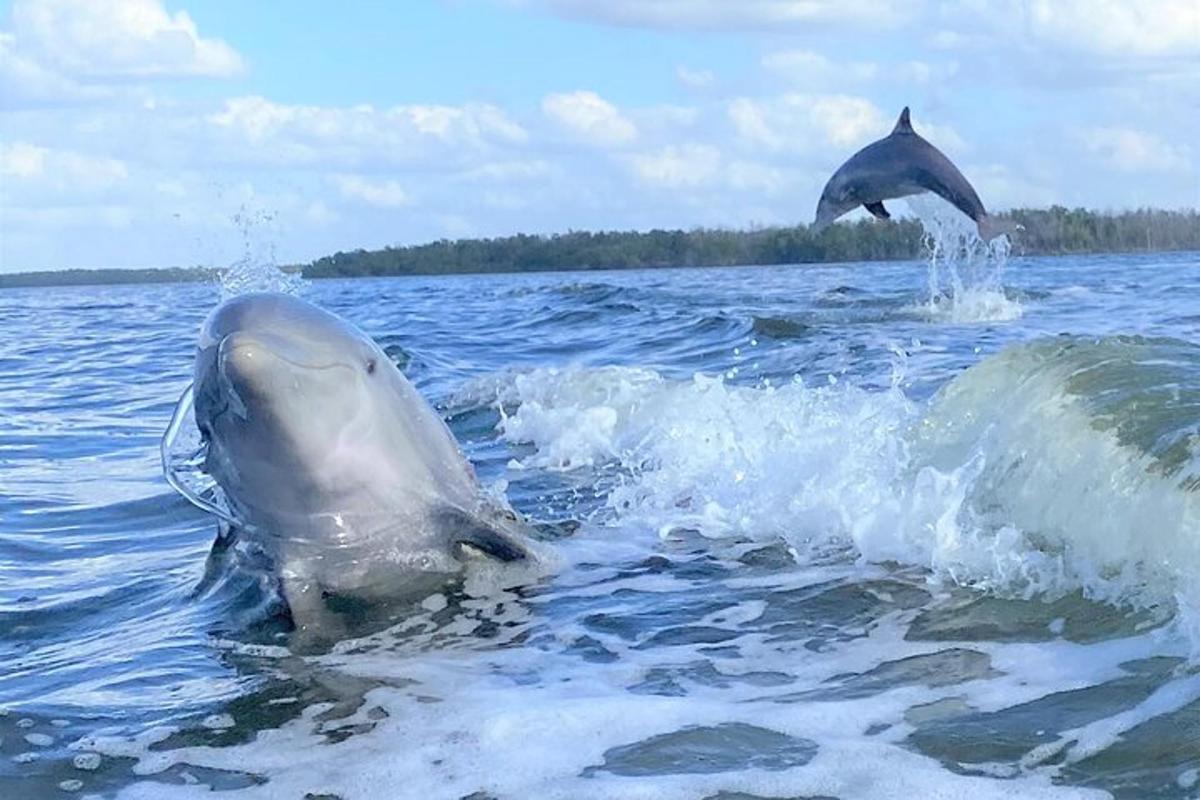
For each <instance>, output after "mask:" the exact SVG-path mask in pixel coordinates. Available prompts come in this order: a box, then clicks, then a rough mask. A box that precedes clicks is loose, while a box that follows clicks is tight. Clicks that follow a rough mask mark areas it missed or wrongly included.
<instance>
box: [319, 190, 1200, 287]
mask: <svg viewBox="0 0 1200 800" xmlns="http://www.w3.org/2000/svg"><path fill="white" fill-rule="evenodd" d="M998 216H999V217H1000V218H1001V219H1010V220H1013V221H1016V222H1018V223H1020V224H1021V225H1022V226H1023V230H1021V231H1019V232H1018V233H1017V234H1016V236H1015V237H1014V238H1015V243H1014V244H1015V246H1014V250H1015V252H1017V253H1021V254H1028V255H1043V254H1065V253H1097V252H1136V251H1149V250H1200V213H1198V212H1197V211H1194V210H1189V211H1162V210H1154V209H1142V210H1138V211H1127V212H1122V213H1119V214H1109V213H1101V212H1096V211H1087V210H1085V209H1082V208H1077V209H1066V208H1063V207H1061V206H1054V207H1052V208H1049V209H1020V210H1016V211H1012V212H1009V213H1005V214H999V215H998ZM921 235H922V229H921V224H920V223H919V222H918V221H916V220H914V219H899V220H890V221H886V222H879V221H876V220H870V219H863V220H858V221H856V222H843V223H838V224H836V225H832V226H830V227H829V228H826V229H825V230H824V231H822V232H821V233H813V232H812V231H811V230H809V228H808V227H807V226H804V225H797V226H794V227H775V228H762V229H756V230H749V231H732V230H726V229H720V228H717V229H711V228H697V229H694V230H691V231H679V230H675V231H665V230H657V229H656V230H651V231H645V232H638V231H602V232H599V233H589V232H586V231H571V232H569V233H562V234H554V235H551V236H530V235H527V234H517V235H516V236H506V237H502V238H498V239H457V240H454V241H451V240H448V239H443V240H441V241H438V242H432V243H430V244H422V245H414V246H411V247H387V248H384V249H383V250H355V251H354V252H351V253H335V254H334V255H332V256H326V257H324V258H319V259H317V260H316V261H314V262H313V263H311V264H309V265H308V266H306V267H304V269H303V274H304V276H305V277H306V278H346V277H357V276H364V275H443V274H457V273H467V272H537V271H541V270H586V269H639V268H656V267H697V266H733V265H739V264H811V263H823V262H836V261H888V260H896V259H912V258H917V257H918V256H920V253H921Z"/></svg>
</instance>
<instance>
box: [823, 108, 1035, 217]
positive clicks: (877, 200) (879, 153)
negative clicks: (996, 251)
mask: <svg viewBox="0 0 1200 800" xmlns="http://www.w3.org/2000/svg"><path fill="white" fill-rule="evenodd" d="M922 192H933V193H934V194H936V195H938V196H940V197H942V198H944V199H945V200H947V201H948V202H950V203H951V204H952V205H953V206H954V207H955V208H957V209H958V210H959V211H961V212H963V213H964V214H966V215H967V216H968V217H970V218H971V219H972V220H974V222H975V223H976V225H977V226H978V228H979V236H980V238H982V239H983V240H984V241H991V240H992V239H994V238H995V237H996V236H999V235H1000V234H1002V233H1007V232H1008V231H1009V230H1010V229H1011V228H1012V227H1013V226H1011V225H1008V224H1007V223H1005V222H1004V221H1002V220H997V219H995V218H994V217H991V216H990V215H989V214H988V213H987V211H986V210H985V209H984V207H983V202H982V201H980V199H979V195H978V194H977V193H976V191H975V189H974V187H972V186H971V184H970V183H969V182H968V181H967V179H966V178H964V177H963V174H962V173H961V172H959V171H958V167H956V166H954V164H953V163H952V162H951V161H950V159H948V158H946V156H945V155H943V154H942V151H941V150H938V149H937V148H936V147H934V146H933V145H932V144H930V143H929V142H927V141H925V139H924V138H922V137H921V135H920V134H918V133H917V132H916V131H914V130H913V127H912V122H911V121H910V120H909V115H908V106H905V107H904V110H903V111H901V112H900V118H899V119H898V120H897V121H896V127H895V128H893V129H892V132H891V133H890V134H889V135H887V136H885V137H884V138H882V139H880V140H879V141H877V142H872V143H871V144H869V145H867V146H866V147H864V148H863V149H862V150H859V151H858V152H857V153H855V154H854V155H853V156H851V157H850V160H849V161H847V162H846V163H845V164H842V166H840V167H839V168H838V170H837V172H835V173H833V177H832V178H830V179H829V182H828V183H826V184H825V189H824V190H823V191H822V192H821V199H820V200H819V201H818V202H817V216H816V219H815V220H814V221H813V224H812V230H814V231H819V230H821V229H823V228H825V227H826V226H827V225H829V224H830V223H831V222H833V221H834V220H835V219H837V218H838V217H840V216H842V215H843V214H845V213H846V212H847V211H850V210H851V209H853V208H854V207H856V206H859V205H861V206H863V207H864V208H866V209H867V211H870V212H871V213H872V214H873V215H874V216H876V217H878V218H879V219H889V218H890V217H891V214H889V213H888V211H887V209H886V208H884V207H883V201H884V200H891V199H893V198H896V197H908V196H909V195H914V194H920V193H922Z"/></svg>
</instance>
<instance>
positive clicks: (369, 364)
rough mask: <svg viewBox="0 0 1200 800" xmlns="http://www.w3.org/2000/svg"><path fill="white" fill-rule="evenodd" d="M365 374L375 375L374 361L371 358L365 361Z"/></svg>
mask: <svg viewBox="0 0 1200 800" xmlns="http://www.w3.org/2000/svg"><path fill="white" fill-rule="evenodd" d="M367 374H368V375H374V374H375V359H373V358H372V359H368V361H367Z"/></svg>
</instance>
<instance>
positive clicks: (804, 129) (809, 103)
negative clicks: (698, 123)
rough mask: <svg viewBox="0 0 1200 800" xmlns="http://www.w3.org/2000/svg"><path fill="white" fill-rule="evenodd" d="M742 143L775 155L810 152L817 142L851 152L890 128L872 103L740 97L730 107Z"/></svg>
mask: <svg viewBox="0 0 1200 800" xmlns="http://www.w3.org/2000/svg"><path fill="white" fill-rule="evenodd" d="M728 113H729V118H730V121H731V122H732V123H733V126H734V129H735V131H736V132H737V134H738V136H739V137H740V138H741V139H742V141H743V142H745V143H746V144H748V145H750V146H751V147H763V148H766V149H768V150H774V151H810V150H812V148H813V144H814V140H815V141H816V142H817V143H821V144H826V145H832V146H835V147H838V148H848V147H852V146H854V145H860V146H861V145H863V144H866V143H867V142H868V141H869V140H870V139H871V138H873V137H876V136H879V135H883V134H884V133H886V132H887V131H888V130H889V127H890V126H889V124H888V120H887V118H886V117H885V116H884V114H883V112H882V111H880V110H879V109H878V108H877V107H876V106H875V105H874V104H873V103H872V102H871V101H870V100H867V99H866V98H862V97H853V96H849V95H813V94H799V93H790V94H785V95H781V96H779V97H775V98H768V99H758V100H755V99H750V98H745V97H742V98H738V99H736V100H734V101H733V102H732V103H730V105H729V108H728Z"/></svg>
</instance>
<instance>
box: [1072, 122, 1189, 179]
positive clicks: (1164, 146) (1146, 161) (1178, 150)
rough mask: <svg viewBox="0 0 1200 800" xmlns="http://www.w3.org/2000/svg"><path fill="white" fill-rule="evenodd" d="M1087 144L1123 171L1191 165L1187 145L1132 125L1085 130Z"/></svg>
mask: <svg viewBox="0 0 1200 800" xmlns="http://www.w3.org/2000/svg"><path fill="white" fill-rule="evenodd" d="M1082 140H1083V144H1084V147H1086V148H1087V150H1088V152H1090V153H1092V154H1093V155H1095V156H1096V157H1098V158H1099V159H1100V160H1101V161H1102V162H1103V163H1104V164H1106V165H1108V166H1109V167H1111V168H1113V169H1116V170H1119V171H1121V172H1132V173H1141V172H1168V171H1171V170H1187V169H1189V168H1190V166H1191V160H1190V159H1189V157H1188V153H1187V150H1186V148H1184V147H1176V146H1173V145H1171V144H1169V143H1167V142H1165V141H1163V140H1162V139H1160V138H1159V137H1158V136H1155V135H1154V134H1152V133H1148V132H1146V131H1139V130H1133V129H1131V128H1092V129H1090V130H1087V131H1084V132H1083V134H1082Z"/></svg>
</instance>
